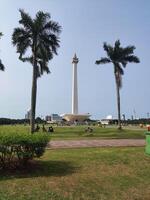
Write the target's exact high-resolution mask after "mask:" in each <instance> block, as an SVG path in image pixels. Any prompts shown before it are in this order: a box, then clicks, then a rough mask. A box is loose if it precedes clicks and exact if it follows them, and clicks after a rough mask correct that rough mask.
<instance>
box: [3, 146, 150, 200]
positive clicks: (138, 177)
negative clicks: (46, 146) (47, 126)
mask: <svg viewBox="0 0 150 200" xmlns="http://www.w3.org/2000/svg"><path fill="white" fill-rule="evenodd" d="M35 199H36V200H62V199H64V200H65V199H68V200H149V199H150V156H147V155H145V153H144V148H139V147H137V148H133V147H130V148H85V149H69V150H68V149H67V150H47V151H46V153H45V154H44V156H43V157H42V158H41V159H39V160H37V161H36V162H34V164H33V165H31V166H29V167H28V170H26V171H21V172H15V173H14V172H5V173H4V172H1V173H0V200H35Z"/></svg>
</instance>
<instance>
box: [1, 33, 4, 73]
mask: <svg viewBox="0 0 150 200" xmlns="http://www.w3.org/2000/svg"><path fill="white" fill-rule="evenodd" d="M2 35H3V34H2V33H1V32H0V38H1V36H2ZM0 70H2V71H4V70H5V67H4V65H3V64H2V61H1V59H0Z"/></svg>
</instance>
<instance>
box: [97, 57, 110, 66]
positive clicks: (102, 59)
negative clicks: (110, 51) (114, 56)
mask: <svg viewBox="0 0 150 200" xmlns="http://www.w3.org/2000/svg"><path fill="white" fill-rule="evenodd" d="M110 62H111V60H110V59H109V58H101V59H100V60H96V62H95V64H97V65H99V64H106V63H110Z"/></svg>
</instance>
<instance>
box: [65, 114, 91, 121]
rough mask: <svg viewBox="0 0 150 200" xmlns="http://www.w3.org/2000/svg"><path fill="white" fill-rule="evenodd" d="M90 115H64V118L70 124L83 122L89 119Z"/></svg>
mask: <svg viewBox="0 0 150 200" xmlns="http://www.w3.org/2000/svg"><path fill="white" fill-rule="evenodd" d="M90 116H91V115H90V114H63V115H62V118H63V119H65V120H66V121H68V122H83V121H86V120H87V119H89V117H90Z"/></svg>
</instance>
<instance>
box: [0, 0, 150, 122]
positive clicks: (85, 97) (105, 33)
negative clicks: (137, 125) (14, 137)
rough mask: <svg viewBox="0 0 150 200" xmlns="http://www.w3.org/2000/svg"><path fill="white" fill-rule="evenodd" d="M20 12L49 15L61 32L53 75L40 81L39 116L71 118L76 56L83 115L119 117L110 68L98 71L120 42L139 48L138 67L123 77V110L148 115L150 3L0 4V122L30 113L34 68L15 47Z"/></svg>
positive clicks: (45, 0)
mask: <svg viewBox="0 0 150 200" xmlns="http://www.w3.org/2000/svg"><path fill="white" fill-rule="evenodd" d="M19 8H22V9H24V10H25V11H26V12H28V13H29V14H30V15H31V16H32V17H34V16H35V13H36V12H37V11H39V10H43V11H46V12H49V13H51V16H52V19H53V20H54V21H57V22H59V24H60V25H61V26H62V33H61V35H60V40H61V44H60V45H61V46H60V48H59V50H58V56H55V57H54V59H53V60H52V61H50V63H49V67H50V70H51V72H52V73H51V74H49V75H46V74H45V75H44V76H43V77H42V78H40V79H39V80H38V97H37V115H39V116H45V115H47V114H50V113H59V114H61V113H70V112H71V82H72V64H71V61H72V57H73V55H74V53H75V52H76V53H77V56H78V58H79V63H78V85H79V111H80V112H81V113H87V112H89V113H90V114H92V116H93V118H97V119H98V118H104V117H105V116H106V115H108V114H111V115H113V116H114V117H115V116H117V115H116V114H117V109H116V88H115V81H114V75H113V67H112V65H100V66H97V65H95V60H97V59H98V58H100V57H101V56H105V52H104V51H103V42H104V41H106V42H108V43H110V44H113V43H114V41H115V40H117V39H120V40H121V43H122V45H123V46H126V45H130V44H131V45H135V46H136V51H135V54H136V55H137V56H139V58H140V60H141V63H140V64H129V65H127V68H126V69H125V75H124V77H123V88H122V90H121V110H122V113H125V114H126V116H127V117H129V118H130V117H131V115H132V114H133V110H134V109H135V111H136V115H137V116H140V117H144V116H146V115H147V112H150V89H149V86H150V1H149V0H144V1H143V0H133V1H131V0H125V1H124V0H26V1H24V0H0V31H1V32H3V34H4V36H3V37H2V39H1V40H0V58H1V60H2V61H3V63H4V65H5V67H6V70H5V72H0V117H11V118H23V117H24V114H25V112H26V110H27V109H28V108H30V94H31V78H32V67H31V65H30V64H28V63H22V62H21V61H20V60H18V55H17V54H16V49H15V47H13V46H12V44H11V35H12V32H13V29H14V28H15V27H17V26H19V23H18V20H19V19H20V13H19V11H18V10H19Z"/></svg>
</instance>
